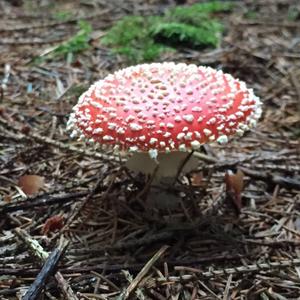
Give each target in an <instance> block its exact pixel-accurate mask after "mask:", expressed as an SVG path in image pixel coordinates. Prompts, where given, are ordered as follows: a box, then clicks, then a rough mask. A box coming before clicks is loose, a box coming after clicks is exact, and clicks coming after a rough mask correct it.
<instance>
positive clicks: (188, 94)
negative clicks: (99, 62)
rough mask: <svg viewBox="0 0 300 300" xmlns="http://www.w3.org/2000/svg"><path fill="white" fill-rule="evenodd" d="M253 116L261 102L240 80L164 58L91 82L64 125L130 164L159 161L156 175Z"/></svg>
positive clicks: (237, 130) (239, 130)
mask: <svg viewBox="0 0 300 300" xmlns="http://www.w3.org/2000/svg"><path fill="white" fill-rule="evenodd" d="M260 115H261V102H260V100H259V98H258V97H256V96H255V95H254V93H253V90H252V89H248V88H247V87H246V84H245V83H244V82H242V81H240V80H238V79H235V78H233V77H232V76H231V75H229V74H225V73H223V72H222V71H220V70H215V69H212V68H210V67H204V66H199V67H198V66H196V65H193V64H190V65H187V64H184V63H179V64H175V63H173V62H165V63H152V64H141V65H137V66H132V67H128V68H125V69H122V70H119V71H117V72H115V73H113V74H111V75H108V76H107V77H106V78H104V79H103V80H100V81H98V82H96V83H95V84H94V85H92V86H91V87H90V88H89V90H88V91H86V92H85V93H84V94H83V95H82V96H81V97H80V99H79V102H78V104H77V105H76V106H75V107H74V108H73V112H72V114H71V116H70V119H69V122H68V128H69V129H72V130H73V131H72V134H71V136H76V135H80V137H81V138H87V139H89V140H90V141H92V142H97V143H99V144H100V145H105V147H106V148H107V147H109V148H113V149H116V150H118V151H120V150H121V151H129V152H132V153H133V155H132V157H131V158H130V159H129V160H128V161H127V166H128V167H129V169H130V170H134V171H140V172H142V173H148V174H149V173H151V172H153V170H154V169H155V167H156V164H157V162H159V165H160V168H159V170H158V174H156V175H157V177H173V176H175V174H176V173H177V171H178V168H179V166H180V165H181V164H182V161H183V160H184V159H185V157H186V156H187V153H186V152H190V151H191V150H194V149H199V148H200V146H201V145H202V144H205V143H208V142H214V141H217V142H219V143H221V144H223V143H226V142H227V141H228V137H229V136H231V135H234V134H238V135H242V134H243V133H244V131H246V130H248V129H249V128H251V127H253V126H255V125H256V122H257V120H258V118H259V117H260ZM192 164H193V162H190V165H187V168H188V169H190V168H191V165H192Z"/></svg>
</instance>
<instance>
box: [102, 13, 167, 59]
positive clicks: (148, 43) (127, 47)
mask: <svg viewBox="0 0 300 300" xmlns="http://www.w3.org/2000/svg"><path fill="white" fill-rule="evenodd" d="M156 22H158V18H156V17H148V18H143V17H137V16H128V17H125V18H123V19H122V20H120V21H119V22H117V23H116V24H115V25H114V26H113V27H112V28H111V29H110V30H109V31H108V33H107V34H106V35H105V36H104V37H103V38H102V44H103V45H106V46H111V47H113V51H114V52H115V53H118V54H123V55H125V56H127V58H128V59H129V60H130V61H132V62H135V61H150V60H153V59H155V58H156V57H157V56H158V55H159V54H160V53H161V52H162V51H164V50H165V48H166V47H164V46H163V45H159V44H156V43H155V42H154V41H153V39H152V37H151V35H150V34H149V27H151V26H152V25H153V24H154V23H156Z"/></svg>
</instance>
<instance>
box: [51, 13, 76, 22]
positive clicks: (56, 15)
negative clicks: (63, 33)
mask: <svg viewBox="0 0 300 300" xmlns="http://www.w3.org/2000/svg"><path fill="white" fill-rule="evenodd" d="M73 17H74V15H73V14H72V12H70V11H67V10H64V11H57V12H55V13H53V18H54V19H55V20H58V21H62V22H64V21H68V20H70V19H71V18H73Z"/></svg>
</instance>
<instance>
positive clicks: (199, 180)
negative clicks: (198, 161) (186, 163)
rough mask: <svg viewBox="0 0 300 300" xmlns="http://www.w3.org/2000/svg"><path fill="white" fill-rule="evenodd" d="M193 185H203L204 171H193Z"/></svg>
mask: <svg viewBox="0 0 300 300" xmlns="http://www.w3.org/2000/svg"><path fill="white" fill-rule="evenodd" d="M191 183H192V186H198V187H200V186H203V185H204V184H203V174H202V173H193V174H192V175H191Z"/></svg>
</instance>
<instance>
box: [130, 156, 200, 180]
mask: <svg viewBox="0 0 300 300" xmlns="http://www.w3.org/2000/svg"><path fill="white" fill-rule="evenodd" d="M189 155H190V153H188V152H179V151H174V152H171V153H159V154H158V156H157V159H156V160H154V159H153V158H151V157H150V156H149V153H146V152H139V153H134V154H133V155H132V156H131V157H130V158H129V159H128V160H127V162H126V164H125V165H126V167H127V168H128V169H129V170H130V171H133V172H136V173H143V174H146V175H151V174H153V172H154V171H155V168H156V167H157V164H158V165H159V166H158V170H157V171H156V174H155V178H154V179H155V181H156V182H158V181H161V180H162V179H167V178H173V179H174V177H175V176H176V175H177V173H178V170H179V169H180V168H181V166H182V164H183V163H184V161H185V160H186V158H187V157H188V156H189ZM197 165H198V159H197V158H196V157H194V156H193V155H192V156H191V157H190V158H189V159H188V161H187V162H186V163H185V164H184V166H183V168H182V170H181V171H182V172H183V173H188V172H190V171H192V170H194V169H196V168H197Z"/></svg>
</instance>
